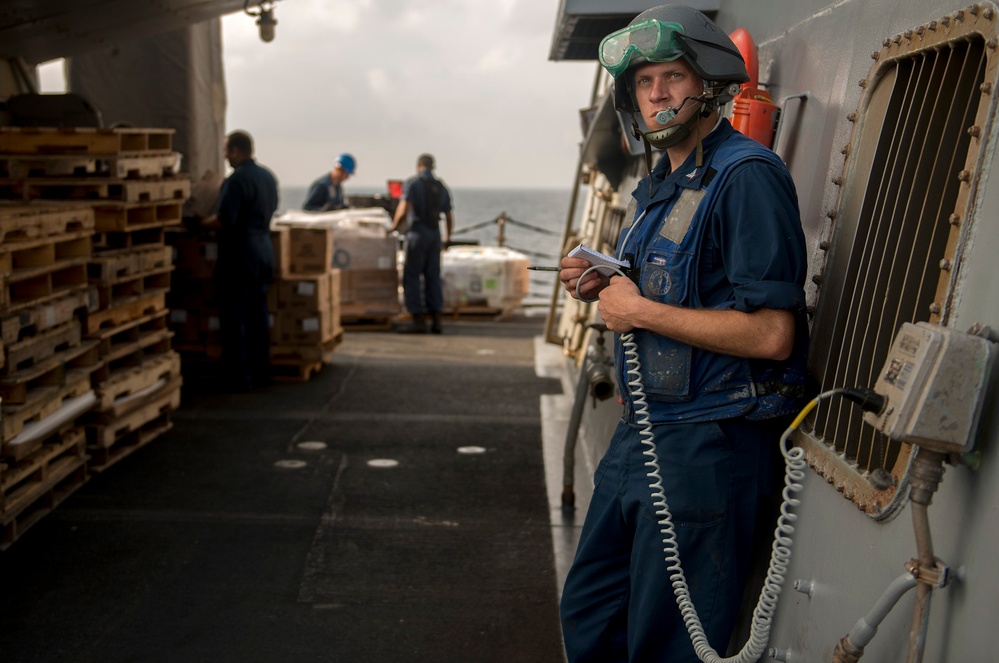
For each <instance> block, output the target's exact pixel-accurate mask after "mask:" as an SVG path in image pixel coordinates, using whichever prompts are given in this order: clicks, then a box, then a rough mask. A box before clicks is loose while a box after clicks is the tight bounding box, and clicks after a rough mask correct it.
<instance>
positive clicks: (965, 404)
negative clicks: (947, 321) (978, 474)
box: [864, 322, 994, 453]
mask: <svg viewBox="0 0 999 663" xmlns="http://www.w3.org/2000/svg"><path fill="white" fill-rule="evenodd" d="M993 355H994V352H993V346H992V343H991V342H990V341H989V340H988V339H986V338H983V337H980V336H975V335H972V334H967V333H964V332H960V331H956V330H953V329H949V328H947V327H941V326H939V325H931V324H929V323H925V322H920V323H916V324H910V323H905V324H903V325H902V328H901V329H900V330H899V332H898V335H897V336H896V337H895V341H894V343H893V344H892V346H891V351H890V353H889V355H888V359H887V361H886V362H885V366H884V368H883V369H882V371H881V374H880V375H879V376H878V380H877V382H876V383H875V385H874V391H875V392H877V393H878V394H880V395H882V396H885V397H886V403H885V406H884V408H883V410H882V411H881V412H880V413H877V414H875V413H873V412H866V413H865V414H864V419H865V420H866V421H867V423H869V424H871V425H872V426H874V427H875V428H877V429H879V430H881V431H882V432H883V433H884V434H885V435H887V436H888V437H890V438H892V439H893V440H901V441H903V442H910V443H912V444H918V445H920V446H923V447H926V448H927V449H932V450H934V451H940V452H942V453H962V452H966V451H970V450H971V448H972V446H974V434H975V430H976V428H977V427H978V418H979V415H980V414H981V410H982V401H983V400H984V397H985V391H986V388H987V386H988V379H989V373H990V369H991V367H992V361H993Z"/></svg>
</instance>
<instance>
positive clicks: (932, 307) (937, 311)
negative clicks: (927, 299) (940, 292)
mask: <svg viewBox="0 0 999 663" xmlns="http://www.w3.org/2000/svg"><path fill="white" fill-rule="evenodd" d="M941 310H942V309H941V308H940V304H937V303H936V302H933V303H932V304H930V313H932V314H933V315H940V311H941Z"/></svg>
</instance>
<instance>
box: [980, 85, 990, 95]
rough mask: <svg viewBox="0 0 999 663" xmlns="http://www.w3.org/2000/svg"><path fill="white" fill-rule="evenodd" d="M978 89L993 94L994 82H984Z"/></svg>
mask: <svg viewBox="0 0 999 663" xmlns="http://www.w3.org/2000/svg"><path fill="white" fill-rule="evenodd" d="M978 89H979V90H981V92H982V94H992V83H982V84H981V85H979V86H978Z"/></svg>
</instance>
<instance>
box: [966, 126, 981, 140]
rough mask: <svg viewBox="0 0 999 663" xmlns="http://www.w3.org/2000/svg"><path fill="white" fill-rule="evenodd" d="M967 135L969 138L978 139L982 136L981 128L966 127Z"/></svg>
mask: <svg viewBox="0 0 999 663" xmlns="http://www.w3.org/2000/svg"><path fill="white" fill-rule="evenodd" d="M968 135H969V136H973V137H975V138H979V137H981V135H982V128H981V127H968Z"/></svg>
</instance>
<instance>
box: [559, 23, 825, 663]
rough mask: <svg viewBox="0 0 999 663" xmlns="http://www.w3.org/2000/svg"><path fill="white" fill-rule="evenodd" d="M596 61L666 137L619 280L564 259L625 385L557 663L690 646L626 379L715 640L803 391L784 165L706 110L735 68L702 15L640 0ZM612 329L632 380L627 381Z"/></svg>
mask: <svg viewBox="0 0 999 663" xmlns="http://www.w3.org/2000/svg"><path fill="white" fill-rule="evenodd" d="M600 60H601V64H603V66H604V67H605V68H606V69H607V70H608V71H609V72H610V73H611V74H612V75H613V76H614V77H615V95H616V101H617V105H618V107H619V108H621V109H623V110H627V111H630V112H631V113H632V114H633V117H634V116H635V115H636V114H637V115H638V116H639V117H640V118H641V119H642V120H643V121H644V123H645V125H646V128H647V129H648V131H646V132H644V133H642V134H641V135H642V137H643V138H644V140H645V141H646V145H649V144H651V145H652V146H653V147H657V148H659V149H663V150H665V151H666V153H665V155H664V156H663V158H662V159H661V161H660V162H659V164H658V165H657V166H655V168H653V169H652V171H651V173H650V175H649V176H648V177H646V178H644V179H643V180H642V181H641V182H640V183H639V185H638V187H637V188H636V189H635V191H634V192H633V194H632V197H633V200H632V202H631V205H630V207H629V215H628V216H627V217H626V221H625V227H624V228H623V229H622V232H621V235H620V237H619V240H618V247H617V257H619V258H627V259H628V260H629V261H630V263H631V266H632V268H633V270H632V272H631V273H630V274H629V276H630V277H631V278H628V277H625V276H614V277H613V278H610V279H608V277H606V276H603V275H601V274H599V273H598V272H596V271H590V272H588V273H585V274H584V271H585V270H586V268H588V267H589V263H588V262H587V261H586V260H583V259H579V258H570V257H566V258H563V259H562V262H561V267H562V270H561V272H560V274H559V277H560V280H561V281H562V283H563V285H564V287H565V288H566V289H567V290H568V291H569V292H570V293H572V295H573V296H574V297H583V298H586V299H592V298H593V297H596V296H599V310H600V313H601V316H602V317H603V320H604V322H605V323H606V324H607V327H608V329H610V330H611V331H614V332H617V334H615V341H616V342H615V352H616V354H615V370H616V372H617V380H618V384H619V387H620V391H621V394H622V397H623V400H624V414H623V417H622V419H621V422H620V423H619V425H618V427H617V430H616V431H615V434H614V436H613V438H612V440H611V442H610V446H609V449H608V451H607V453H606V455H605V456H604V458H603V459H602V460H601V462H600V464H599V466H598V468H597V471H596V474H595V477H594V494H593V497H592V500H591V503H590V507H589V510H588V512H587V514H586V520H585V522H584V525H583V529H582V533H581V538H580V541H579V545H578V548H577V551H576V557H575V559H574V561H573V564H572V567H571V568H570V570H569V574H568V577H567V579H566V582H565V587H564V591H563V595H562V605H561V616H562V627H563V635H564V639H565V645H566V652H567V655H568V660H569V661H570V663H581V662H584V661H592V662H594V663H596V662H599V663H611V662H616V661H631V662H638V661H649V662H651V661H656V662H667V661H668V662H669V663H680V662H686V661H697V660H698V656H697V655H696V654H695V651H694V648H693V646H692V644H691V641H690V638H689V636H688V632H687V629H686V627H685V625H684V622H683V620H682V619H681V616H680V612H679V609H678V607H677V603H676V599H675V597H674V592H673V588H672V587H671V583H670V571H669V569H668V568H667V564H666V561H665V559H664V553H663V548H664V544H663V540H662V533H661V532H660V526H659V525H658V524H657V520H658V518H657V514H656V509H655V508H654V506H653V503H652V497H651V492H650V489H649V484H650V481H651V479H650V478H649V476H648V472H649V468H648V467H646V465H645V463H646V461H647V460H648V457H647V456H646V455H643V449H644V448H645V445H643V444H642V443H641V441H640V436H639V430H640V428H641V427H640V426H639V425H638V424H637V417H636V413H635V399H634V397H633V395H632V394H633V390H634V389H636V388H638V389H642V390H643V391H644V394H645V398H646V400H647V402H648V415H649V420H650V422H651V429H652V432H653V434H654V444H655V447H656V451H657V454H658V457H659V461H660V465H661V472H662V483H663V486H664V491H665V495H666V498H667V500H668V505H669V509H670V512H671V513H672V517H673V523H674V525H675V529H676V534H677V542H678V551H679V557H680V560H681V563H682V568H683V571H684V574H685V576H686V580H687V584H688V586H689V587H690V593H691V597H692V599H693V604H694V606H695V607H696V610H697V614H698V617H699V618H700V620H701V622H702V624H703V626H704V629H705V633H706V635H707V637H708V640H709V642H710V645H711V647H713V648H714V649H715V650H716V651H718V652H719V653H720V654H722V655H724V653H725V649H726V645H727V643H728V641H729V637H730V635H731V633H732V630H733V627H734V625H735V622H736V618H737V616H738V610H739V607H740V602H741V600H742V596H743V592H744V589H745V585H746V581H747V577H748V574H749V561H750V552H751V549H752V545H753V539H754V536H756V534H757V530H758V529H759V530H761V531H762V532H764V533H765V535H766V534H768V533H770V532H772V531H773V526H774V523H773V522H772V521H767V522H759V521H758V517H757V512H758V507H759V506H760V505H761V504H762V503H763V502H764V500H765V498H766V497H767V496H768V495H769V494H770V493H771V491H772V490H773V488H774V479H775V477H774V473H773V471H772V470H773V468H772V462H773V458H774V453H775V451H776V449H777V444H778V440H779V438H780V434H781V432H782V431H783V430H784V429H785V427H786V425H787V423H788V419H787V416H788V415H793V414H794V413H796V412H798V411H799V410H800V408H801V406H802V405H804V395H805V394H804V392H805V389H804V385H805V356H806V353H807V344H808V332H807V320H806V317H805V296H804V290H803V284H804V279H805V274H806V252H805V243H804V235H803V232H802V229H801V222H800V218H799V213H798V204H797V194H796V192H795V188H794V184H793V182H792V181H791V177H790V175H789V174H788V172H787V170H786V168H785V167H784V164H783V163H782V162H781V160H780V159H779V158H778V157H776V156H775V155H774V154H773V153H772V152H770V151H769V150H767V149H766V148H764V147H763V146H762V145H760V144H759V143H757V142H755V141H753V140H751V139H749V138H747V137H745V136H743V135H742V134H740V133H738V132H737V131H735V130H734V129H733V128H732V126H731V125H730V124H729V123H728V121H727V120H724V119H720V116H719V110H718V107H719V105H721V104H723V103H725V102H726V101H728V100H729V99H731V98H732V95H733V94H734V92H735V91H737V89H738V86H737V85H735V86H733V84H738V83H741V82H744V81H746V80H748V75H747V74H746V69H745V65H744V63H743V61H742V58H741V56H740V55H739V53H738V50H737V49H736V47H735V45H734V44H733V43H732V42H731V40H730V39H729V38H728V37H727V35H725V33H724V32H722V31H721V30H720V29H719V28H718V27H717V26H715V25H714V23H712V22H711V21H710V20H709V19H707V17H705V16H704V15H703V14H701V13H699V12H697V11H695V10H693V9H690V8H688V7H683V6H679V5H668V6H662V7H656V8H653V9H650V10H648V11H646V12H643V13H642V14H639V15H638V16H637V17H636V18H635V19H634V20H633V21H632V23H631V24H630V25H629V26H628V27H627V28H624V29H622V30H620V31H618V32H616V33H614V34H612V35H609V36H608V37H607V38H606V39H604V40H603V42H602V43H601V50H600ZM636 129H637V127H636ZM650 155H651V150H649V149H648V148H647V151H646V156H647V160H648V161H649V162H650V163H651V156H650ZM577 286H578V289H577ZM626 332H634V337H635V342H636V343H637V347H638V355H639V359H640V360H641V367H642V368H641V386H637V385H634V386H629V384H628V381H629V377H628V376H627V375H626V370H627V358H626V357H625V355H624V349H623V348H622V344H621V342H620V336H619V335H620V334H622V333H626Z"/></svg>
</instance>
